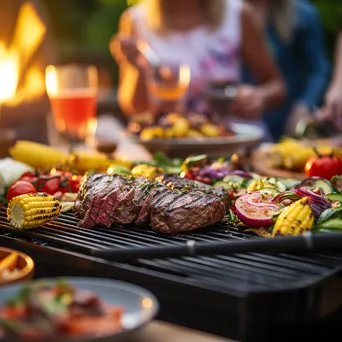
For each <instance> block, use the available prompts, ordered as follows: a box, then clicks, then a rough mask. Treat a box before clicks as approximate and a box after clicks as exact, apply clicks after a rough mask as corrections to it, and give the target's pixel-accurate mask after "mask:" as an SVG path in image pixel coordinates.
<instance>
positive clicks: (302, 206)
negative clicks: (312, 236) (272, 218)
mask: <svg viewBox="0 0 342 342" xmlns="http://www.w3.org/2000/svg"><path fill="white" fill-rule="evenodd" d="M313 224H314V215H313V212H312V210H311V207H310V204H309V198H308V197H303V198H302V199H301V200H299V201H296V202H294V203H292V204H291V205H290V206H289V207H287V208H286V209H285V210H284V211H283V212H282V213H281V214H280V215H279V217H278V219H277V221H276V223H275V225H274V228H273V233H272V237H275V236H276V235H277V234H281V235H300V234H303V233H304V232H305V231H309V230H311V229H312V227H313Z"/></svg>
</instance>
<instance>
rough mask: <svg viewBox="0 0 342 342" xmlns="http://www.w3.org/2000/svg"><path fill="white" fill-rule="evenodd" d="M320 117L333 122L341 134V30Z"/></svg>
mask: <svg viewBox="0 0 342 342" xmlns="http://www.w3.org/2000/svg"><path fill="white" fill-rule="evenodd" d="M322 116H323V117H328V118H330V119H332V120H334V123H335V124H336V126H337V127H338V129H339V130H340V131H341V132H342V30H341V31H340V33H339V36H338V39H337V46H336V57H335V69H334V73H333V77H332V81H331V84H330V86H329V88H328V91H327V93H326V96H325V104H324V106H323V108H322Z"/></svg>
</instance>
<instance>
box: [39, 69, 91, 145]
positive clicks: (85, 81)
mask: <svg viewBox="0 0 342 342" xmlns="http://www.w3.org/2000/svg"><path fill="white" fill-rule="evenodd" d="M45 83H46V90H47V94H48V97H49V100H50V104H51V109H52V120H51V121H52V122H53V125H54V128H55V131H56V133H57V135H56V136H55V137H54V138H55V139H54V142H53V143H52V144H53V145H54V144H58V145H61V144H62V145H67V147H68V149H69V150H70V149H73V148H74V147H75V145H77V144H80V145H84V144H86V143H87V142H89V141H90V140H92V139H94V134H95V130H96V98H97V91H98V74H97V69H96V67H95V66H85V65H62V66H53V65H50V66H48V67H47V68H46V73H45ZM50 119H51V118H50ZM50 138H51V136H50ZM50 140H53V138H51V139H50ZM50 143H51V141H50Z"/></svg>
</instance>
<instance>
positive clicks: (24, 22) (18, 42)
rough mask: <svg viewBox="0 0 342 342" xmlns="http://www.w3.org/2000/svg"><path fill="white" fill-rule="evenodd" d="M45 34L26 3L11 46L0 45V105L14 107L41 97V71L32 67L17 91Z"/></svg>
mask: <svg viewBox="0 0 342 342" xmlns="http://www.w3.org/2000/svg"><path fill="white" fill-rule="evenodd" d="M45 35H46V27H45V25H44V23H43V22H42V21H41V19H40V17H39V15H38V14H37V12H36V10H35V8H34V6H33V5H32V4H31V3H30V2H25V3H24V4H23V5H22V6H21V8H20V11H19V15H18V20H17V24H16V27H15V32H14V35H13V39H12V43H11V45H10V46H9V48H6V47H5V45H4V44H3V43H1V42H0V103H6V104H17V103H18V102H20V101H23V100H25V99H30V98H32V97H35V96H37V95H41V94H42V93H43V92H44V90H45V84H44V76H43V72H42V71H40V70H38V69H36V68H34V67H32V68H30V69H29V70H27V72H26V76H25V79H24V80H23V82H24V83H23V87H22V89H21V91H20V92H17V87H18V82H19V79H20V76H21V74H22V73H23V72H24V71H25V69H26V68H27V66H28V64H29V62H30V59H31V58H32V56H33V55H34V54H35V53H36V51H37V49H38V48H39V46H40V45H41V43H42V41H43V39H44V37H45Z"/></svg>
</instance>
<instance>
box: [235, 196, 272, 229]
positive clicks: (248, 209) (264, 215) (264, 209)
mask: <svg viewBox="0 0 342 342" xmlns="http://www.w3.org/2000/svg"><path fill="white" fill-rule="evenodd" d="M255 200H257V202H255ZM235 208H236V214H237V216H238V218H239V219H240V221H241V222H242V223H243V224H245V225H246V226H249V227H252V228H261V227H269V226H271V225H272V224H273V216H274V215H275V214H276V213H277V212H278V211H279V207H278V205H276V204H273V203H272V202H271V200H270V198H269V197H265V194H264V193H262V192H254V193H251V194H247V195H244V196H241V197H239V198H238V199H237V200H236V202H235Z"/></svg>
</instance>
